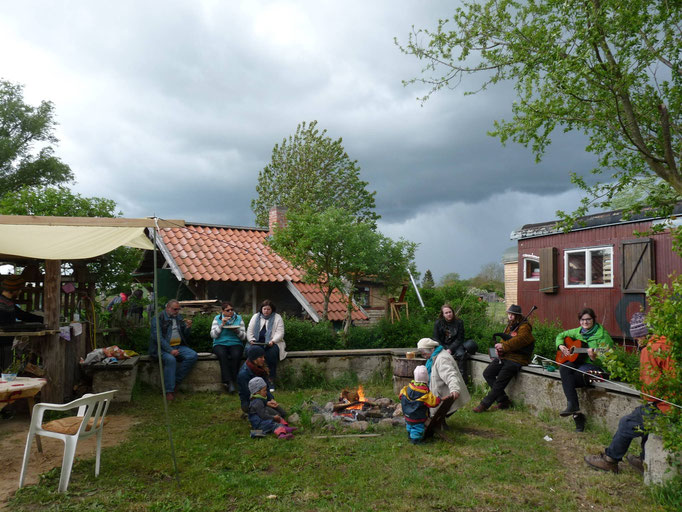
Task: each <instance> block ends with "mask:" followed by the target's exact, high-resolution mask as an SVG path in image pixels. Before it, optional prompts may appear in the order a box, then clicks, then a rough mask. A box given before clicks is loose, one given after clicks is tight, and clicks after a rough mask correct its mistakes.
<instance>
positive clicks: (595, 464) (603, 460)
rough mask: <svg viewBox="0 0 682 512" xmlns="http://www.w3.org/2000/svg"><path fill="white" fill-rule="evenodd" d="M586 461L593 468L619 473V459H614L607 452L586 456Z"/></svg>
mask: <svg viewBox="0 0 682 512" xmlns="http://www.w3.org/2000/svg"><path fill="white" fill-rule="evenodd" d="M585 462H587V465H588V466H590V467H591V468H594V469H599V470H601V471H611V472H612V473H618V461H617V460H616V459H612V458H611V457H609V456H608V455H606V454H605V453H600V454H599V455H588V456H587V457H585Z"/></svg>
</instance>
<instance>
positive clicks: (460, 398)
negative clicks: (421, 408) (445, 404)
mask: <svg viewBox="0 0 682 512" xmlns="http://www.w3.org/2000/svg"><path fill="white" fill-rule="evenodd" d="M417 348H418V349H419V352H420V353H421V356H422V357H423V358H424V359H426V360H427V361H426V364H425V366H426V370H427V372H428V375H429V379H428V382H427V384H428V387H429V390H430V391H431V393H433V394H434V395H435V396H437V397H438V398H440V400H441V402H442V401H444V400H445V399H446V398H449V397H451V398H453V402H452V405H451V406H450V409H449V410H448V413H447V415H446V416H450V415H451V414H453V413H454V412H455V411H456V410H457V409H459V408H460V407H462V406H463V405H465V404H466V403H467V402H469V400H471V395H469V390H468V389H467V387H466V384H465V383H464V379H463V378H462V374H461V373H460V372H459V368H458V367H457V363H456V361H455V359H454V358H453V357H452V354H450V352H449V351H448V350H446V349H445V347H443V346H442V345H440V344H439V343H438V342H437V341H435V340H433V339H431V338H422V339H420V340H419V342H418V343H417ZM440 406H441V404H439V405H437V406H436V407H435V408H434V409H433V410H432V411H431V412H432V413H433V414H435V413H436V411H437V410H438V408H439V407H440Z"/></svg>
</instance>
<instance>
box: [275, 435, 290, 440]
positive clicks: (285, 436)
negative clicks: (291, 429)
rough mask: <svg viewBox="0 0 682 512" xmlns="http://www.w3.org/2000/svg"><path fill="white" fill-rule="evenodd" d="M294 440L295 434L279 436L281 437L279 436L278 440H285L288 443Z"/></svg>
mask: <svg viewBox="0 0 682 512" xmlns="http://www.w3.org/2000/svg"><path fill="white" fill-rule="evenodd" d="M293 438H294V434H279V435H278V436H277V439H285V440H287V441H288V440H289V439H293Z"/></svg>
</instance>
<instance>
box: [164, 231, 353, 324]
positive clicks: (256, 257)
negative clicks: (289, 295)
mask: <svg viewBox="0 0 682 512" xmlns="http://www.w3.org/2000/svg"><path fill="white" fill-rule="evenodd" d="M160 234H161V239H162V241H163V244H164V245H165V246H166V248H167V249H168V252H169V253H170V255H171V257H172V258H173V262H174V263H175V265H177V267H178V268H179V269H180V272H182V275H183V277H184V278H185V279H188V280H194V281H238V282H251V281H258V282H284V281H291V282H292V283H293V284H294V286H296V288H297V289H298V290H299V291H300V292H301V294H302V295H303V296H304V297H305V299H306V300H307V301H308V303H309V304H310V305H311V306H312V307H313V308H314V309H315V311H317V314H318V315H319V316H322V308H323V305H324V297H323V295H322V292H320V290H319V288H318V287H317V286H316V285H314V284H305V283H303V282H302V281H301V278H302V276H303V273H302V272H301V271H300V270H299V269H297V268H295V267H294V266H293V265H291V264H290V263H289V262H288V261H286V260H285V259H283V258H282V257H281V256H279V255H278V254H277V253H275V252H273V251H271V250H270V248H269V247H268V246H267V245H266V243H265V239H266V238H267V237H268V236H269V232H268V231H267V230H265V229H259V228H244V227H232V226H208V225H199V224H190V223H187V224H186V225H185V227H178V228H163V229H161V230H160ZM345 312H346V304H345V297H344V296H343V295H342V294H341V293H339V292H338V291H336V290H335V291H334V293H333V294H332V297H331V299H330V303H329V311H328V318H329V319H330V320H343V319H344V318H345ZM352 317H353V320H361V319H365V318H366V317H365V315H364V314H363V313H362V312H361V311H360V310H358V309H356V310H354V311H353V313H352Z"/></svg>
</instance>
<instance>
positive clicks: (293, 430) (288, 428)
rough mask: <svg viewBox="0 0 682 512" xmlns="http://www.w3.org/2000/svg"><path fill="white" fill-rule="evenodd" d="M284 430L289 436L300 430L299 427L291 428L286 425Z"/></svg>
mask: <svg viewBox="0 0 682 512" xmlns="http://www.w3.org/2000/svg"><path fill="white" fill-rule="evenodd" d="M284 430H285V431H286V433H287V434H291V433H292V432H296V431H297V430H298V427H290V426H288V425H286V426H285V427H284Z"/></svg>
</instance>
